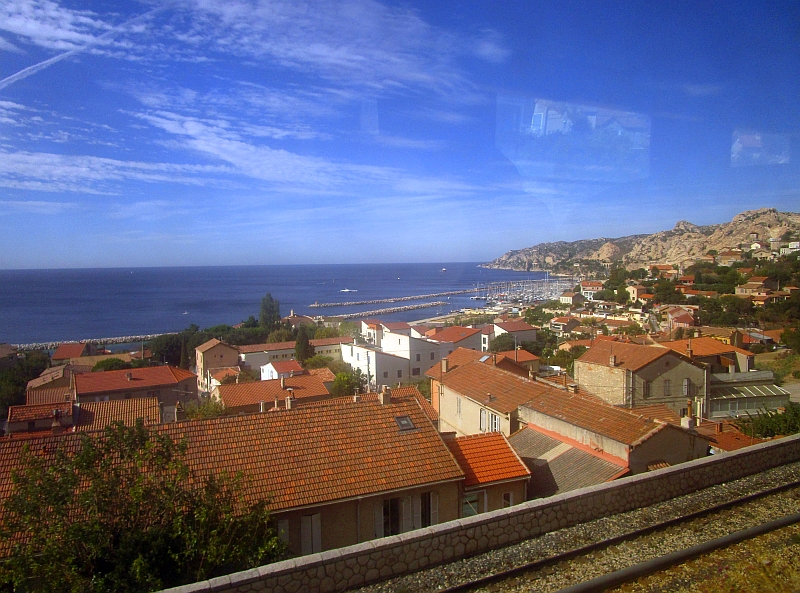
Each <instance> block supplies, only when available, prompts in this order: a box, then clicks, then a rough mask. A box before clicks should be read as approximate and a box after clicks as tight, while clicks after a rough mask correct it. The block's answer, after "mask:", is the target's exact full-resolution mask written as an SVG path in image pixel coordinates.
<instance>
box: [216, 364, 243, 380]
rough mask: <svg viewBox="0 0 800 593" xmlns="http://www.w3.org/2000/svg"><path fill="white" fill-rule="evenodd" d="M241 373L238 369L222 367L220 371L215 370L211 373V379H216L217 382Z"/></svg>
mask: <svg viewBox="0 0 800 593" xmlns="http://www.w3.org/2000/svg"><path fill="white" fill-rule="evenodd" d="M239 373H241V370H240V369H239V368H238V367H223V368H221V369H216V370H215V371H214V372H213V373H211V378H212V379H216V380H217V381H222V380H223V379H226V378H227V377H235V376H236V375H238V374H239Z"/></svg>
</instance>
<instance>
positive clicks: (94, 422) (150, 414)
mask: <svg viewBox="0 0 800 593" xmlns="http://www.w3.org/2000/svg"><path fill="white" fill-rule="evenodd" d="M138 418H141V419H142V420H143V421H144V423H145V425H146V426H148V425H153V424H159V423H160V422H161V408H160V407H159V405H158V398H157V397H135V398H131V399H118V400H109V401H102V402H86V403H83V404H80V406H76V415H75V419H74V420H73V422H75V429H76V430H78V431H94V430H104V429H105V428H106V426H108V425H109V424H111V423H112V422H118V421H119V422H122V423H123V424H125V426H133V425H134V424H135V423H136V420H137V419H138Z"/></svg>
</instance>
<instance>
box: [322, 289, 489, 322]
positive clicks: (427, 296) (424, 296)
mask: <svg viewBox="0 0 800 593" xmlns="http://www.w3.org/2000/svg"><path fill="white" fill-rule="evenodd" d="M476 291H477V289H475V288H470V289H468V290H448V291H447V292H434V293H431V294H418V295H414V296H404V297H392V298H388V299H370V300H368V301H345V302H343V303H314V304H312V305H309V307H313V308H315V309H318V308H321V307H352V306H353V305H378V304H380V303H400V302H403V301H420V300H422V299H435V298H437V297H443V296H450V295H453V294H468V293H470V292H476ZM399 310H401V311H407V309H399ZM383 312H384V313H386V312H388V311H385V310H384V311H383ZM337 317H338V316H337Z"/></svg>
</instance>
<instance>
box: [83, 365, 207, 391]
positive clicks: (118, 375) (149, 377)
mask: <svg viewBox="0 0 800 593" xmlns="http://www.w3.org/2000/svg"><path fill="white" fill-rule="evenodd" d="M128 375H130V377H131V379H130V380H128ZM190 378H195V379H196V378H197V375H195V374H194V373H191V372H189V371H186V370H184V369H179V368H177V367H172V366H159V367H143V368H140V369H123V370H120V371H103V372H99V373H86V374H84V375H75V391H76V393H77V394H78V395H90V394H93V393H104V392H107V391H130V390H133V389H137V390H138V389H146V388H148V387H160V386H163V385H175V384H177V383H179V382H181V381H183V380H185V379H190Z"/></svg>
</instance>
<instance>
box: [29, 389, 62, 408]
mask: <svg viewBox="0 0 800 593" xmlns="http://www.w3.org/2000/svg"><path fill="white" fill-rule="evenodd" d="M25 401H26V403H27V404H28V405H29V406H30V405H34V404H52V403H57V402H65V401H72V390H71V389H70V387H69V385H65V386H63V387H40V388H38V389H31V390H29V391H27V392H26V393H25Z"/></svg>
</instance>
